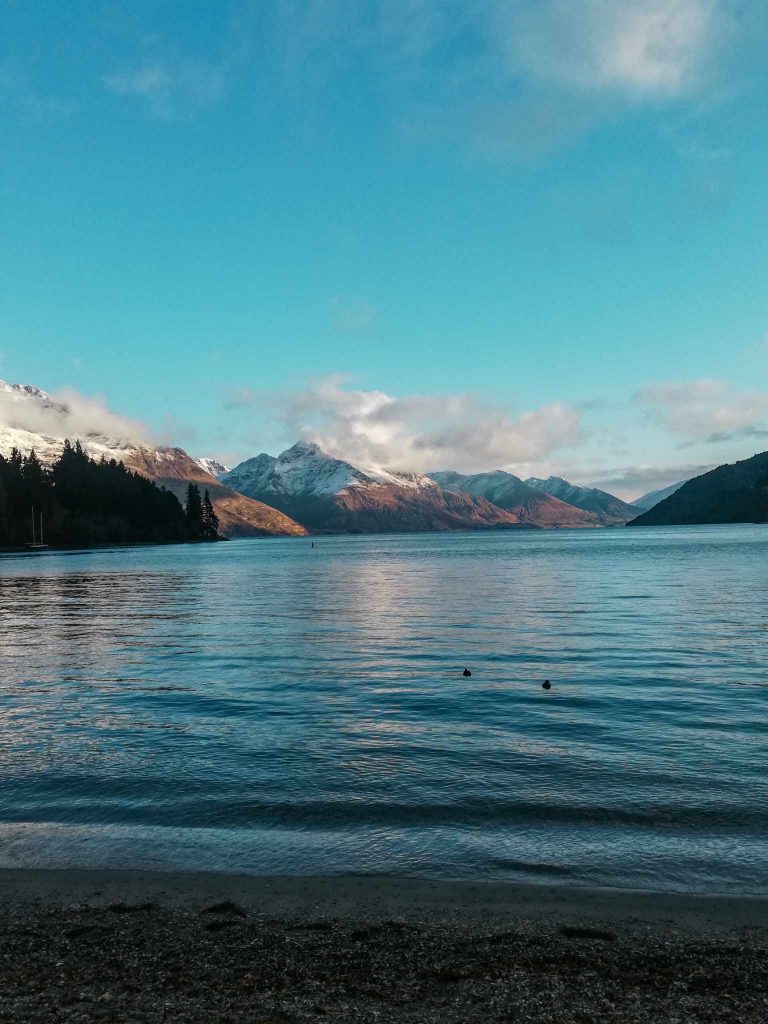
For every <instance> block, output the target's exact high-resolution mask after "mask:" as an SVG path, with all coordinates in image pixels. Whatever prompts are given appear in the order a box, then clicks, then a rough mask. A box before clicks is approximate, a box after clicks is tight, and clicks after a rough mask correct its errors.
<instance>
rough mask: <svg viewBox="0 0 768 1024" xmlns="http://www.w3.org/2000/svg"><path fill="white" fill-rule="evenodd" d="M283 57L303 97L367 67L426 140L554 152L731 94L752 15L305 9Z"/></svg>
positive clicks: (414, 5)
mask: <svg viewBox="0 0 768 1024" xmlns="http://www.w3.org/2000/svg"><path fill="white" fill-rule="evenodd" d="M276 10H277V11H278V12H279V13H276V14H275V18H276V23H275V25H274V26H273V33H272V38H273V46H272V57H273V59H274V61H275V63H276V65H277V66H278V67H281V68H282V69H283V73H284V75H285V77H286V79H287V80H289V81H290V83H291V86H294V85H295V84H296V83H297V82H298V83H302V82H303V83H304V85H305V87H306V89H307V90H308V91H309V90H311V91H313V92H314V91H315V90H316V89H317V86H318V83H319V82H323V81H325V80H327V79H331V78H332V77H333V76H334V75H335V74H345V73H346V72H347V70H348V69H349V68H354V67H355V66H359V64H360V63H361V62H362V61H364V62H365V66H366V72H367V74H368V77H369V81H370V82H371V84H372V85H374V87H375V86H376V85H377V84H378V86H379V87H380V88H381V89H382V90H383V91H385V92H386V94H387V108H388V109H389V110H391V111H392V113H393V114H394V116H395V118H396V120H397V121H398V123H399V124H400V125H401V126H402V127H403V129H404V131H405V132H406V133H407V134H408V135H410V136H411V137H415V138H423V139H427V140H429V139H432V138H434V137H435V136H443V137H445V136H454V137H456V138H460V139H461V141H463V142H464V143H466V144H468V145H469V146H470V148H472V149H473V150H474V151H479V152H482V153H484V154H503V153H509V152H512V153H515V152H517V153H519V154H527V153H531V152H537V151H541V150H545V149H547V148H550V147H552V146H555V145H559V144H561V143H562V142H565V141H568V140H569V139H570V138H572V137H574V136H577V135H579V134H582V133H584V132H585V131H587V130H589V128H590V127H592V126H594V125H596V124H599V123H605V122H607V121H611V120H614V119H617V118H620V117H622V116H624V115H625V113H627V112H631V111H633V110H635V109H637V108H638V107H640V106H641V105H648V104H654V105H661V104H664V105H669V104H670V103H674V102H677V101H681V100H691V99H696V100H697V101H698V100H699V99H701V98H703V97H705V96H706V95H708V94H709V93H711V92H712V91H713V90H714V89H715V88H716V87H719V83H720V73H721V71H722V70H723V69H724V67H725V55H726V53H727V52H728V49H729V47H730V46H731V45H732V42H733V40H734V39H735V38H736V36H737V34H738V32H739V31H740V30H741V29H742V28H743V24H742V23H743V22H745V21H746V19H747V17H748V15H747V14H746V13H745V12H744V11H743V10H742V9H741V8H735V7H734V5H733V4H732V3H731V2H730V0H477V2H475V3H473V4H466V3H461V2H458V0H371V3H369V4H366V5H360V4H357V3H355V2H350V0H295V2H293V3H292V4H290V5H288V6H283V5H281V6H280V7H279V8H277V9H276Z"/></svg>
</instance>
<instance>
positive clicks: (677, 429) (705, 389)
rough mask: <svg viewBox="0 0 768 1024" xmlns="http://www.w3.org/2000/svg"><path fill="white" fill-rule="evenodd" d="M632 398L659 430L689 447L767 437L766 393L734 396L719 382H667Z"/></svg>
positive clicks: (732, 392)
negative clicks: (734, 439)
mask: <svg viewBox="0 0 768 1024" xmlns="http://www.w3.org/2000/svg"><path fill="white" fill-rule="evenodd" d="M635 398H636V400H637V401H638V402H640V403H641V404H642V405H643V406H644V407H645V408H646V409H647V410H648V411H649V412H650V415H651V417H652V419H653V420H654V421H655V422H656V423H657V424H658V425H659V426H661V427H663V428H664V429H666V430H669V431H670V432H672V433H674V434H680V435H682V436H684V437H686V438H687V439H688V440H689V441H690V442H692V443H693V442H696V441H704V442H708V443H717V442H720V441H728V440H731V439H733V438H736V437H761V436H768V392H757V391H754V392H746V391H744V392H737V391H734V390H733V389H731V388H729V387H728V385H726V384H725V383H724V382H723V381H719V380H692V381H669V382H664V383H660V384H653V385H651V386H650V387H647V388H643V389H642V390H640V391H638V392H637V394H636V395H635Z"/></svg>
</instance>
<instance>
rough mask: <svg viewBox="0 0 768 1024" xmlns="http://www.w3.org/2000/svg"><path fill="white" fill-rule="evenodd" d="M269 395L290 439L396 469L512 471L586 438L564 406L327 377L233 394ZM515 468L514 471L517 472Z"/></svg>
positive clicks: (240, 400)
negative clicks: (372, 386)
mask: <svg viewBox="0 0 768 1024" xmlns="http://www.w3.org/2000/svg"><path fill="white" fill-rule="evenodd" d="M265 399H266V400H267V401H268V402H269V403H270V404H271V407H272V409H273V410H274V412H275V414H276V415H277V416H279V417H281V418H282V420H283V424H284V429H285V432H286V434H287V435H288V436H290V437H301V438H304V439H306V440H313V441H317V442H318V443H319V444H320V445H321V447H322V448H324V449H325V450H326V451H328V452H329V453H331V454H333V455H335V456H337V457H338V458H345V459H348V460H349V461H351V462H353V463H355V464H357V465H362V466H375V467H379V468H383V469H391V470H411V471H426V470H435V469H445V468H449V469H457V470H462V471H465V472H475V471H482V470H488V469H499V468H513V467H515V466H516V465H518V464H520V463H527V462H529V461H531V460H535V459H538V458H541V457H542V456H544V455H547V454H549V453H550V452H552V451H555V450H556V449H559V448H563V447H566V446H570V445H574V444H576V443H578V442H579V441H580V440H581V413H580V412H579V411H578V410H576V409H574V408H572V407H570V406H568V405H565V404H562V403H557V404H554V405H550V406H545V407H542V408H539V409H535V410H532V411H528V412H523V413H521V414H520V415H517V416H515V417H511V416H509V414H508V413H507V412H505V411H504V410H503V409H500V408H494V407H493V406H492V405H490V404H489V403H488V402H485V401H482V400H480V399H478V398H476V397H474V396H471V395H466V394H458V395H416V396H412V397H409V398H396V397H393V396H392V395H389V394H386V393H385V392H383V391H361V390H357V389H354V388H350V387H349V386H348V385H347V381H346V379H345V378H344V377H341V376H331V377H324V378H321V379H319V380H316V381H314V382H313V383H312V384H311V385H310V386H309V387H308V388H306V389H305V390H303V391H300V392H297V393H293V394H287V395H286V394H281V395H272V396H264V395H259V394H256V393H254V392H249V391H242V390H241V391H239V392H236V393H234V394H233V395H232V397H231V402H230V404H231V405H232V406H240V407H253V408H257V409H258V408H261V407H263V405H264V402H265ZM513 471H514V470H513Z"/></svg>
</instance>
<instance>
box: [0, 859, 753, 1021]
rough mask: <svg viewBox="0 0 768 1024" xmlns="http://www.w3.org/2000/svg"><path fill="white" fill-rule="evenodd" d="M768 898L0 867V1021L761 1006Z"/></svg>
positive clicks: (576, 1014) (679, 1017)
mask: <svg viewBox="0 0 768 1024" xmlns="http://www.w3.org/2000/svg"><path fill="white" fill-rule="evenodd" d="M767 911H768V899H765V898H761V897H714V896H682V895H679V894H664V893H637V892H627V891H617V890H596V889H590V890H575V889H557V888H552V887H547V886H519V885H507V884H499V883H467V882H428V881H421V880H417V879H402V878H401V879H395V878H372V877H365V878H359V877H358V878H352V877H346V878H344V877H334V878H317V877H314V878H309V877H308V878H297V877H292V878H286V877H270V878H267V877H253V876H245V877H244V876H237V875H221V874H192V873H171V872H168V873H161V872H148V871H87V870H61V871H56V870H47V869H18V868H16V869H15V868H7V869H2V870H0V965H1V966H2V968H3V970H2V974H1V975H0V1022H3V1024H4V1022H5V1021H8V1022H11V1021H13V1022H14V1024H50V1022H64V1021H67V1022H73V1024H75V1022H77V1024H91V1022H94V1024H95V1022H97V1021H98V1022H104V1021H110V1022H114V1024H118V1022H119V1024H122V1022H127V1021H130V1022H133V1024H209V1022H211V1021H219V1022H224V1021H226V1022H227V1024H306V1022H325V1024H329V1022H333V1024H511V1022H514V1021H520V1022H521V1024H522V1022H523V1021H525V1022H526V1024H660V1022H661V1021H685V1022H686V1024H699V1022H700V1024H715V1022H716V1024H719V1022H722V1024H732V1022H734V1021H739V1022H741V1024H764V1022H765V1019H766V1009H767V1008H768V913H767Z"/></svg>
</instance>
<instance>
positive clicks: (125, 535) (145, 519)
mask: <svg viewBox="0 0 768 1024" xmlns="http://www.w3.org/2000/svg"><path fill="white" fill-rule="evenodd" d="M33 522H34V532H35V539H36V540H37V542H38V543H39V542H40V540H41V537H40V526H41V522H42V528H43V539H44V541H45V543H46V544H47V545H49V546H51V547H98V546H101V545H107V544H173V543H181V542H184V541H202V540H217V539H220V538H219V535H218V527H219V524H218V519H217V518H216V514H215V512H214V510H213V506H212V504H211V500H210V497H209V495H208V492H207V491H206V492H205V494H204V496H201V494H200V490H199V488H198V487H197V485H196V484H190V485H189V488H188V491H187V501H186V507H184V506H182V504H181V502H180V501H179V500H178V498H177V497H176V496H175V495H173V494H171V492H170V491H167V490H166V489H165V488H163V487H158V486H157V485H156V484H154V483H152V481H150V480H147V479H146V478H145V477H143V476H140V475H139V474H138V473H135V472H133V471H132V470H130V469H127V468H126V467H125V466H124V465H123V464H122V463H121V462H118V461H117V460H115V459H110V460H107V459H101V460H100V461H96V460H95V459H92V458H90V456H89V455H88V454H87V453H86V451H85V450H84V449H83V448H82V446H81V445H80V443H79V442H76V443H75V444H74V445H73V444H70V442H69V441H66V442H65V443H64V448H63V450H62V453H61V455H60V457H59V458H58V459H57V460H56V461H55V462H54V463H53V464H52V465H51V466H49V467H46V466H43V465H42V464H41V463H40V461H39V459H38V458H37V456H36V455H35V453H34V452H30V453H29V454H27V455H22V454H21V452H19V451H17V450H14V451H12V452H11V454H10V456H9V457H8V458H4V457H3V456H0V548H23V547H24V546H25V545H28V544H29V543H30V542H31V541H32V539H33Z"/></svg>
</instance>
